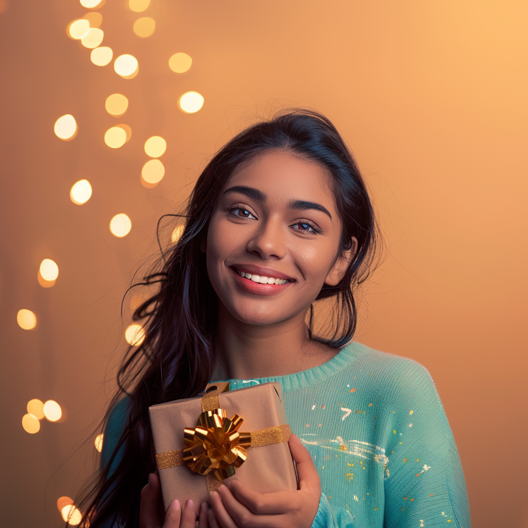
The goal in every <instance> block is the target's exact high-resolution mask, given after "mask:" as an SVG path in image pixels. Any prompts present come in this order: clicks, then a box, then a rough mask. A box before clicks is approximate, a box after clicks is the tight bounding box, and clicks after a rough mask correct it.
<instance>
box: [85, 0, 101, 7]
mask: <svg viewBox="0 0 528 528" xmlns="http://www.w3.org/2000/svg"><path fill="white" fill-rule="evenodd" d="M80 2H81V5H82V6H83V7H87V8H88V9H91V8H92V7H97V6H98V5H99V4H100V3H101V2H102V0H80Z"/></svg>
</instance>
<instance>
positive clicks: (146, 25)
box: [132, 17, 156, 38]
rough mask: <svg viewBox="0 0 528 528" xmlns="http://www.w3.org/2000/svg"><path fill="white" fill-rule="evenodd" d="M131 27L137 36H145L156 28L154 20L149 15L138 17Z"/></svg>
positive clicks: (148, 35) (149, 34)
mask: <svg viewBox="0 0 528 528" xmlns="http://www.w3.org/2000/svg"><path fill="white" fill-rule="evenodd" d="M132 29H133V30H134V33H135V34H136V35H137V36H138V37H141V38H147V37H150V36H151V35H152V34H153V33H154V31H155V30H156V21H155V20H154V19H153V18H150V17H142V18H138V19H137V20H136V21H135V22H134V26H133V28H132Z"/></svg>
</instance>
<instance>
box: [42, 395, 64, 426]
mask: <svg viewBox="0 0 528 528" xmlns="http://www.w3.org/2000/svg"><path fill="white" fill-rule="evenodd" d="M44 416H45V417H46V420H49V421H50V422H56V421H57V420H60V419H61V416H62V409H61V407H60V405H59V404H58V403H57V402H56V401H54V400H48V401H47V402H46V403H45V404H44Z"/></svg>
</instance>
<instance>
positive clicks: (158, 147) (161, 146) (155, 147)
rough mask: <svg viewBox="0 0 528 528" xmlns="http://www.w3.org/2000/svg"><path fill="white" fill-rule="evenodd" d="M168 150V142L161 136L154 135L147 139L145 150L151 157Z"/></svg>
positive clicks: (157, 156) (158, 155)
mask: <svg viewBox="0 0 528 528" xmlns="http://www.w3.org/2000/svg"><path fill="white" fill-rule="evenodd" d="M166 150H167V142H166V141H165V140H164V139H163V138H162V137H160V136H152V137H150V138H148V139H147V141H145V152H146V153H147V156H150V157H151V158H159V157H160V156H163V154H164V153H165V151H166Z"/></svg>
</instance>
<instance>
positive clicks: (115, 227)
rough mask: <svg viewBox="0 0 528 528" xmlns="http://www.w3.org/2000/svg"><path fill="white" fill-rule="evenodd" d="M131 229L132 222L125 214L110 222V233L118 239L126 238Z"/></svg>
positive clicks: (118, 215) (116, 216) (115, 217)
mask: <svg viewBox="0 0 528 528" xmlns="http://www.w3.org/2000/svg"><path fill="white" fill-rule="evenodd" d="M131 229H132V221H131V220H130V218H129V217H128V216H127V215H126V214H125V213H121V214H117V215H115V216H114V217H113V218H112V220H110V232H111V233H112V235H114V236H116V237H118V238H123V237H124V236H127V235H128V233H130V230H131Z"/></svg>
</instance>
